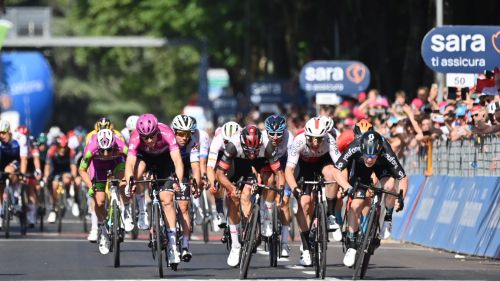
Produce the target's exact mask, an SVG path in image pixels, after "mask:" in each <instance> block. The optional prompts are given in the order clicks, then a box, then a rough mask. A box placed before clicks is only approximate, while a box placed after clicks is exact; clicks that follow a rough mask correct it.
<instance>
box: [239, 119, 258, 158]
mask: <svg viewBox="0 0 500 281" xmlns="http://www.w3.org/2000/svg"><path fill="white" fill-rule="evenodd" d="M240 142H241V147H242V148H243V152H245V154H253V155H255V154H257V153H258V151H259V149H260V146H261V145H262V133H261V132H260V130H259V129H258V128H257V127H256V126H255V125H248V126H246V127H245V128H244V129H243V131H241V135H240Z"/></svg>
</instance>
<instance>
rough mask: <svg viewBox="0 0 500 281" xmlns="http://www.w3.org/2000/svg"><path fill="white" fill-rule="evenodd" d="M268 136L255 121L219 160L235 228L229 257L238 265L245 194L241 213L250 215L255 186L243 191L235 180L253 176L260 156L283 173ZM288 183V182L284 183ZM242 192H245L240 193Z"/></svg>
mask: <svg viewBox="0 0 500 281" xmlns="http://www.w3.org/2000/svg"><path fill="white" fill-rule="evenodd" d="M268 143H269V141H268V139H267V137H265V136H264V137H263V135H262V133H261V131H260V130H259V129H258V128H257V127H256V126H255V125H248V126H247V127H245V128H244V129H243V130H241V131H240V132H238V133H236V134H235V135H234V136H233V137H232V138H231V140H230V142H229V143H228V144H227V145H226V148H225V149H224V154H223V155H222V158H221V159H220V160H219V161H218V163H217V171H216V178H217V181H219V183H220V184H221V186H223V187H224V188H226V192H227V196H228V197H229V200H228V205H229V230H230V232H231V240H232V243H231V252H230V253H229V257H228V259H227V264H228V265H229V266H237V265H238V263H239V257H240V248H241V245H240V243H239V238H238V226H239V222H240V214H239V205H240V200H239V198H240V197H241V210H242V211H243V214H241V217H243V218H245V219H246V218H248V216H249V215H250V210H251V200H250V199H251V198H250V196H251V190H250V185H245V186H244V188H243V190H242V191H241V192H239V191H238V190H237V188H236V186H235V185H234V184H233V183H232V182H235V181H237V180H238V179H239V178H240V177H244V178H249V177H252V175H253V170H252V169H253V168H255V166H257V165H258V164H259V163H258V162H259V160H258V158H261V157H265V158H267V159H268V161H269V164H270V166H271V168H272V170H273V172H274V173H275V174H276V175H277V176H278V178H280V177H282V175H281V173H283V172H282V171H281V170H280V162H279V159H278V158H276V153H275V149H274V147H273V146H272V145H271V144H270V143H269V145H268ZM233 162H234V163H233ZM233 165H234V173H233V174H232V175H226V173H227V172H228V171H229V169H230V168H231V166H233ZM280 184H284V183H280ZM240 193H241V196H240Z"/></svg>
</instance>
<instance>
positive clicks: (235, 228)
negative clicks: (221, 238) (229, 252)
mask: <svg viewBox="0 0 500 281" xmlns="http://www.w3.org/2000/svg"><path fill="white" fill-rule="evenodd" d="M226 202H227V207H228V213H229V214H228V217H229V232H230V233H231V241H232V242H231V247H232V248H240V247H241V245H240V240H239V236H238V232H239V228H240V221H241V217H240V203H239V202H234V201H233V199H231V198H229V197H228V198H226Z"/></svg>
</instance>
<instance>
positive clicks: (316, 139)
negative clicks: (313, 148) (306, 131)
mask: <svg viewBox="0 0 500 281" xmlns="http://www.w3.org/2000/svg"><path fill="white" fill-rule="evenodd" d="M306 138H307V141H309V142H313V141H317V142H322V141H323V137H310V136H306Z"/></svg>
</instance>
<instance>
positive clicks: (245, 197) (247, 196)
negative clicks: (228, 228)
mask: <svg viewBox="0 0 500 281" xmlns="http://www.w3.org/2000/svg"><path fill="white" fill-rule="evenodd" d="M251 197H252V194H251V187H250V185H248V184H247V185H245V186H244V187H243V189H242V191H241V200H240V202H241V210H242V211H243V214H242V216H243V217H245V218H247V219H248V217H249V216H250V210H251V208H252V202H251Z"/></svg>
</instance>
